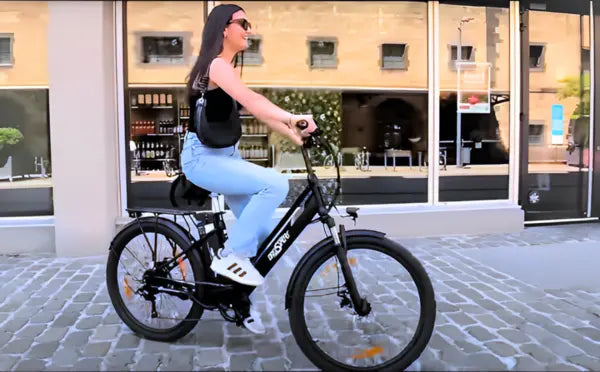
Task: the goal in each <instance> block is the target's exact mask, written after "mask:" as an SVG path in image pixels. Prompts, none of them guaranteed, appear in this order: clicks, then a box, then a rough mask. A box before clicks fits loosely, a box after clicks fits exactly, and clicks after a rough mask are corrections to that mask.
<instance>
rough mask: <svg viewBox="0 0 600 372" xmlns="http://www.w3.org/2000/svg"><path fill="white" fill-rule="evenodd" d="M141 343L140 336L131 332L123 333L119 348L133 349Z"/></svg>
mask: <svg viewBox="0 0 600 372" xmlns="http://www.w3.org/2000/svg"><path fill="white" fill-rule="evenodd" d="M139 344H140V338H139V337H138V336H136V335H134V334H131V333H125V334H122V335H121V337H119V341H118V342H117V345H116V348H117V349H133V348H136V347H138V345H139Z"/></svg>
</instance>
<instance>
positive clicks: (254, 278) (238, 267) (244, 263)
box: [210, 254, 265, 287]
mask: <svg viewBox="0 0 600 372" xmlns="http://www.w3.org/2000/svg"><path fill="white" fill-rule="evenodd" d="M210 269H211V270H212V271H214V272H215V273H217V274H219V275H223V276H224V277H226V278H229V279H231V280H233V281H234V282H238V283H240V284H244V285H250V286H254V287H256V286H259V285H261V284H263V283H264V281H265V278H263V276H262V275H260V273H259V272H258V270H256V268H255V267H254V265H252V263H251V262H250V259H249V258H241V257H238V256H236V255H235V254H230V255H228V256H227V257H220V256H219V255H217V256H215V257H213V261H212V263H211V264H210Z"/></svg>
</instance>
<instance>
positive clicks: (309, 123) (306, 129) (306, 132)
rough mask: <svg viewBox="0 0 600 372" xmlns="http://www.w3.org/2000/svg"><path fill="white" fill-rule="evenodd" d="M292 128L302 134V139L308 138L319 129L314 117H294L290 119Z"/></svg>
mask: <svg viewBox="0 0 600 372" xmlns="http://www.w3.org/2000/svg"><path fill="white" fill-rule="evenodd" d="M290 127H291V128H292V129H296V128H297V130H298V131H299V132H300V135H301V136H302V137H308V136H310V134H311V133H312V132H314V131H315V130H316V129H317V124H316V123H315V120H314V119H313V116H312V115H292V116H291V118H290Z"/></svg>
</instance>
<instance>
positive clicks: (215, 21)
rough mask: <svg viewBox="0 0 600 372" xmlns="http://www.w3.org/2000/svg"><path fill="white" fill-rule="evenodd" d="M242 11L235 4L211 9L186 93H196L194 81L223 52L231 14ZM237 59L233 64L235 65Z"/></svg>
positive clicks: (236, 59)
mask: <svg viewBox="0 0 600 372" xmlns="http://www.w3.org/2000/svg"><path fill="white" fill-rule="evenodd" d="M239 10H242V11H243V10H244V9H242V8H241V7H240V6H237V5H235V4H221V5H217V6H216V7H214V8H213V10H212V11H211V12H210V14H209V15H208V19H207V20H206V24H205V25H204V30H203V31H202V45H201V47H200V54H198V59H197V60H196V63H195V64H194V67H193V68H192V71H191V72H190V74H189V76H188V82H187V93H188V96H189V95H193V94H194V93H197V91H196V90H195V89H194V88H193V85H194V80H196V78H197V77H198V75H202V74H204V73H206V70H207V69H208V66H209V65H210V63H211V62H212V60H213V59H215V57H216V56H217V55H219V53H221V51H222V50H223V30H225V27H227V22H229V20H230V19H231V16H232V15H233V13H235V12H237V11H239ZM237 61H238V57H237V55H236V58H235V62H236V65H237Z"/></svg>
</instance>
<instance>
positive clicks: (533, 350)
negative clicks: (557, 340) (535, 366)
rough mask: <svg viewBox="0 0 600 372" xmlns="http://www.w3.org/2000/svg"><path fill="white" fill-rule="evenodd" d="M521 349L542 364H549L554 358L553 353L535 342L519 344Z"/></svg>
mask: <svg viewBox="0 0 600 372" xmlns="http://www.w3.org/2000/svg"><path fill="white" fill-rule="evenodd" d="M520 348H521V351H522V352H524V353H526V354H529V355H531V356H532V357H533V358H534V359H535V360H537V361H538V362H540V363H542V364H546V365H548V364H551V363H552V362H554V361H555V360H556V357H555V356H554V354H552V353H551V352H550V351H548V350H547V349H545V348H542V347H541V346H539V345H537V344H525V345H521V346H520Z"/></svg>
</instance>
